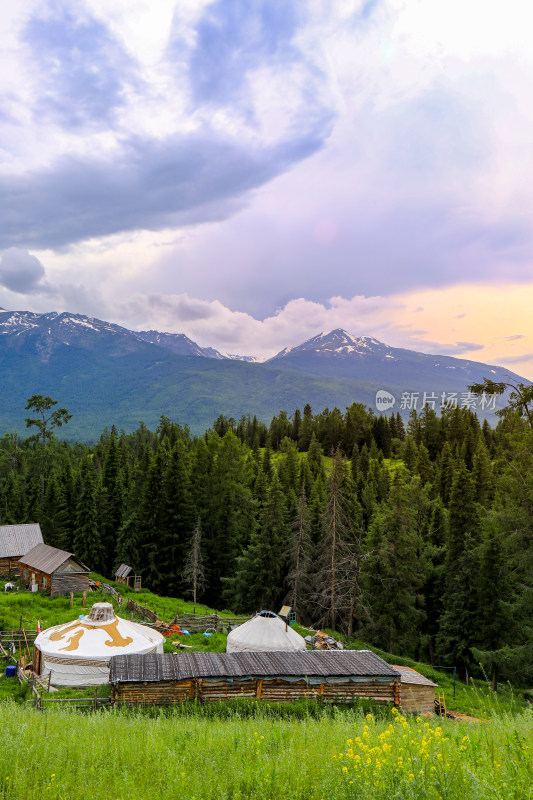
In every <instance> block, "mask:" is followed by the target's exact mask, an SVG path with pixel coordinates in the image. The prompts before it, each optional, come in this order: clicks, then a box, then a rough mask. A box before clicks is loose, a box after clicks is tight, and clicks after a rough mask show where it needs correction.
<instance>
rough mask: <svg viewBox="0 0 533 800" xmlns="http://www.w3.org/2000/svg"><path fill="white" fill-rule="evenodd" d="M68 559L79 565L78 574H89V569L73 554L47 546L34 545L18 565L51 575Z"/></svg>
mask: <svg viewBox="0 0 533 800" xmlns="http://www.w3.org/2000/svg"><path fill="white" fill-rule="evenodd" d="M69 558H72V559H74V561H76V562H77V563H78V564H79V565H80V570H79V571H80V572H90V569H89V567H86V566H85V564H82V563H81V561H80V560H79V559H78V558H76V556H75V555H74V553H67V551H66V550H59V549H58V548H57V547H50V545H49V544H38V545H36V546H35V547H34V548H32V549H31V550H30V551H29V553H26V555H24V556H23V557H22V558H20V559H19V564H24V566H26V567H31V568H33V569H38V570H39V571H40V572H44V573H46V575H51V574H52V573H53V572H56V571H57V570H59V568H60V567H61V566H62V565H63V564H64V563H65V561H68V560H69Z"/></svg>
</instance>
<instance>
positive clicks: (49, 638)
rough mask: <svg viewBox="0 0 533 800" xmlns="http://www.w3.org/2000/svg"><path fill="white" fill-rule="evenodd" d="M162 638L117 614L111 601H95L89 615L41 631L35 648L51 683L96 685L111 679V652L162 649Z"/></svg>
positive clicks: (144, 651)
mask: <svg viewBox="0 0 533 800" xmlns="http://www.w3.org/2000/svg"><path fill="white" fill-rule="evenodd" d="M163 642H164V638H163V636H162V635H161V634H160V633H159V632H158V631H155V630H153V629H152V628H148V627H147V626H146V625H139V624H138V623H137V622H129V621H128V620H125V619H122V618H121V617H116V616H115V612H114V610H113V606H112V605H111V603H95V604H94V605H93V607H92V609H91V613H90V614H89V615H88V616H85V617H81V618H79V619H76V620H73V621H72V622H65V623H63V625H56V626H55V627H53V628H47V630H45V631H43V632H42V633H40V634H39V635H38V636H37V638H36V640H35V648H36V651H40V657H39V654H38V652H36V656H37V660H40V670H39V671H40V674H41V675H43V676H45V677H46V676H47V675H48V674H50V683H52V684H55V685H57V686H95V685H97V684H100V683H108V682H109V659H110V658H111V656H117V655H130V654H132V653H137V654H142V653H162V652H163ZM36 666H37V665H36Z"/></svg>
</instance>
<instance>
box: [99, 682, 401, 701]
mask: <svg viewBox="0 0 533 800" xmlns="http://www.w3.org/2000/svg"><path fill="white" fill-rule="evenodd" d="M111 696H112V700H113V703H116V704H118V705H138V704H147V705H169V704H172V703H182V702H186V701H187V700H198V702H210V701H213V700H231V699H233V698H236V697H249V698H253V699H263V700H269V701H271V702H290V701H291V700H297V699H298V698H301V697H304V698H310V699H317V700H322V701H324V702H336V703H349V702H351V701H352V700H356V699H358V698H368V699H372V700H375V701H377V702H383V703H394V704H398V700H399V687H398V682H397V681H393V680H392V681H383V682H382V681H377V680H375V679H372V678H369V679H368V681H361V682H356V683H354V682H351V681H350V682H348V683H321V684H308V683H307V681H305V680H301V681H295V682H290V681H283V680H281V679H274V680H265V679H264V678H262V679H261V678H257V679H256V678H254V679H252V680H241V681H239V680H233V681H228V680H225V679H223V678H221V679H220V680H218V681H215V680H202V679H200V678H197V679H190V680H186V681H147V682H142V683H141V682H139V683H116V684H114V685H113V686H112V694H111Z"/></svg>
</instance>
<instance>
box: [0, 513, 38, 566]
mask: <svg viewBox="0 0 533 800" xmlns="http://www.w3.org/2000/svg"><path fill="white" fill-rule="evenodd" d="M42 541H43V535H42V533H41V526H40V525H39V523H38V522H31V523H29V524H24V525H0V558H13V557H14V556H23V555H26V553H27V552H29V551H30V550H31V549H32V548H33V547H35V545H36V544H42Z"/></svg>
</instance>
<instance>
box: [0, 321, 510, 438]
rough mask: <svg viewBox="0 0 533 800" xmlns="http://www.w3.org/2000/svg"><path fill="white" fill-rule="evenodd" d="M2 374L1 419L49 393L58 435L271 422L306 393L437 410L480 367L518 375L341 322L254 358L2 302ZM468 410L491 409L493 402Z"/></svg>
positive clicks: (317, 404) (320, 400) (312, 398)
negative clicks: (63, 423) (61, 425)
mask: <svg viewBox="0 0 533 800" xmlns="http://www.w3.org/2000/svg"><path fill="white" fill-rule="evenodd" d="M249 358H253V357H249ZM0 374H1V376H2V404H0V426H1V427H2V428H3V429H4V431H9V430H22V429H23V428H22V426H23V423H24V416H25V414H24V410H23V409H24V406H25V402H26V398H27V397H29V396H31V395H32V394H48V395H50V396H51V397H54V398H55V399H57V400H59V401H60V402H61V404H62V405H64V406H66V407H68V408H69V411H70V412H71V413H73V414H74V415H75V416H74V419H73V421H71V423H69V426H68V429H67V428H65V429H62V430H61V435H63V436H68V437H69V438H70V437H71V436H75V437H76V436H77V437H81V438H84V439H85V440H92V439H93V438H94V437H95V436H97V435H99V433H100V432H101V429H102V427H103V426H104V425H105V424H109V425H111V424H115V425H116V426H117V427H119V428H121V427H122V428H124V429H126V430H134V429H135V428H136V426H137V424H138V422H139V421H140V420H142V421H143V422H144V423H145V424H146V425H147V426H148V427H151V426H153V427H157V424H158V421H159V417H160V416H161V415H162V414H164V415H166V416H169V417H170V418H172V419H175V420H176V421H178V422H180V424H184V425H185V424H188V425H190V427H191V430H192V431H193V433H198V434H200V433H203V431H204V430H206V429H207V428H208V427H210V426H211V425H212V424H213V422H214V420H215V419H216V418H217V417H218V416H219V415H220V414H224V415H225V416H227V417H234V418H235V419H238V418H240V417H241V416H242V415H246V414H250V415H252V416H253V415H254V414H255V415H256V416H257V417H258V419H261V420H263V421H264V422H269V421H270V419H271V418H272V417H273V416H274V415H276V414H278V413H279V412H280V410H286V411H287V412H288V413H293V412H294V410H295V409H296V408H300V409H302V408H303V407H304V406H305V405H306V404H307V403H309V404H311V405H312V406H313V407H314V409H315V410H316V409H320V410H321V409H324V408H326V407H329V408H333V407H335V406H336V407H338V408H339V409H342V408H345V407H347V406H349V405H351V404H352V403H353V402H361V403H363V404H364V405H366V406H369V407H373V408H374V409H375V410H377V412H378V413H380V411H381V410H383V409H381V408H380V407H379V405H378V404H377V399H376V398H377V394H378V393H379V392H383V391H385V392H387V393H389V394H390V395H392V396H393V398H394V402H393V403H392V405H391V406H390V408H392V407H394V410H399V411H400V412H401V413H402V414H404V415H405V416H407V415H408V413H409V411H410V410H411V408H413V407H414V408H418V409H419V410H420V409H421V405H422V403H423V401H424V400H425V399H427V402H433V404H434V405H433V407H435V409H436V410H437V411H438V410H439V408H438V405H439V403H442V402H444V401H446V402H448V401H449V402H452V401H454V402H457V403H461V402H463V400H465V402H466V400H468V392H467V387H468V385H470V384H473V383H478V382H481V381H482V380H483V378H484V377H489V378H492V379H493V380H495V381H501V380H506V379H509V378H511V379H514V380H518V381H524V382H525V379H523V378H521V377H520V376H518V375H516V374H515V373H511V372H510V371H509V370H505V369H503V368H501V367H497V366H493V365H487V364H483V363H481V362H473V361H466V360H464V359H458V358H455V357H453V356H434V355H429V354H424V353H417V352H415V351H411V350H405V349H402V348H392V347H390V346H388V345H385V344H383V343H382V342H379V341H378V340H377V339H375V338H373V337H354V336H352V335H351V334H348V333H347V332H346V331H344V330H343V329H340V328H337V329H335V330H333V331H330V332H322V333H321V334H318V335H317V336H315V337H312V338H311V339H308V340H307V341H306V342H303V343H301V344H299V345H296V346H295V347H290V348H285V349H284V350H282V351H280V353H278V354H277V355H276V356H273V357H272V358H270V359H268V360H267V361H264V362H258V361H251V360H247V359H246V357H242V356H241V357H239V358H238V359H236V358H230V357H229V356H228V354H225V353H222V352H220V351H218V350H215V349H214V348H202V347H200V346H199V345H197V344H196V343H195V342H193V341H192V340H191V339H189V337H187V336H185V334H170V333H162V332H159V331H154V330H151V331H130V330H128V329H127V328H123V327H121V326H119V325H115V324H113V323H108V322H105V321H103V320H98V319H97V318H95V317H88V316H85V315H77V314H69V313H67V312H62V313H58V312H48V313H46V314H37V313H35V312H9V311H5V310H0ZM391 402H392V401H391ZM470 402H471V398H470ZM499 402H500V403H501V404H503V402H504V400H502V399H501V398H500V401H499ZM475 410H477V411H478V412H479V414H480V416H488V417H489V418H493V419H495V417H494V411H495V410H496V409H495V408H492V409H490V408H488V409H487V408H480V409H475Z"/></svg>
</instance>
